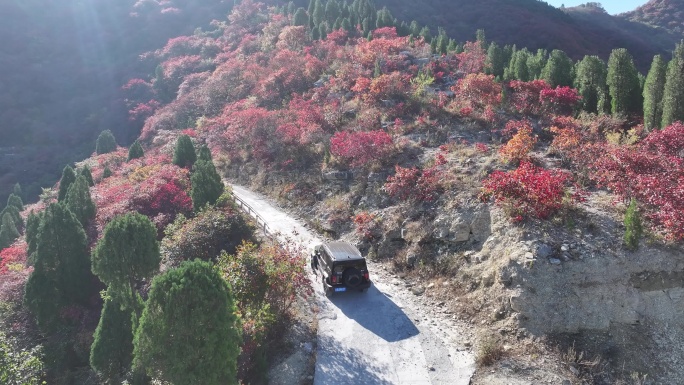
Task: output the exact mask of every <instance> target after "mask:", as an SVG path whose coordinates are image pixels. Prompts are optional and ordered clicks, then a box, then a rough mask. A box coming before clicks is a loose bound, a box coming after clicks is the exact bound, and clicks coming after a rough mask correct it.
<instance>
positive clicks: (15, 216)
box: [0, 205, 24, 232]
mask: <svg viewBox="0 0 684 385" xmlns="http://www.w3.org/2000/svg"><path fill="white" fill-rule="evenodd" d="M5 214H9V215H10V217H11V218H12V222H14V226H15V227H16V228H17V230H18V231H19V232H21V231H22V230H23V229H24V218H22V217H21V213H20V212H19V209H17V207H16V206H14V205H7V206H5V208H4V209H2V211H0V218H2V216H3V215H5Z"/></svg>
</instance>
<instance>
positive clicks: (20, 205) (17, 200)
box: [7, 193, 24, 211]
mask: <svg viewBox="0 0 684 385" xmlns="http://www.w3.org/2000/svg"><path fill="white" fill-rule="evenodd" d="M7 206H14V207H16V208H17V210H19V211H24V202H23V201H22V200H21V197H19V195H17V194H15V193H11V194H10V195H9V197H7Z"/></svg>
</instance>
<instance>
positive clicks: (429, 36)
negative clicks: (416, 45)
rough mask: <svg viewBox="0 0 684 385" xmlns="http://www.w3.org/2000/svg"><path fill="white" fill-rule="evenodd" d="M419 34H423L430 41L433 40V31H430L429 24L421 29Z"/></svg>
mask: <svg viewBox="0 0 684 385" xmlns="http://www.w3.org/2000/svg"><path fill="white" fill-rule="evenodd" d="M418 36H421V37H422V38H423V39H425V41H426V42H428V43H429V42H431V41H432V33H430V28H428V26H427V25H426V26H425V27H423V28H422V29H421V30H420V33H419V34H418Z"/></svg>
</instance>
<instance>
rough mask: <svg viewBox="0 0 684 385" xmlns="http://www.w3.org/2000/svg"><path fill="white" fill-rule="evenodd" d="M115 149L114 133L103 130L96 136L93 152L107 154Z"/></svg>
mask: <svg viewBox="0 0 684 385" xmlns="http://www.w3.org/2000/svg"><path fill="white" fill-rule="evenodd" d="M114 150H116V139H114V134H112V132H111V131H109V130H104V131H102V132H101V133H100V135H99V136H98V137H97V141H96V142H95V152H96V153H97V154H98V155H100V154H108V153H110V152H112V151H114Z"/></svg>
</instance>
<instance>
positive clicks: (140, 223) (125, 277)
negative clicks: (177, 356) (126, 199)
mask: <svg viewBox="0 0 684 385" xmlns="http://www.w3.org/2000/svg"><path fill="white" fill-rule="evenodd" d="M160 261H161V257H160V255H159V242H157V228H156V227H155V226H154V224H153V223H152V221H150V219H149V218H148V217H146V216H144V215H142V214H139V213H137V212H133V213H128V214H125V215H121V216H118V217H116V218H114V219H113V220H112V221H111V222H109V223H108V224H107V226H106V227H105V229H104V232H103V235H102V238H100V240H99V241H98V242H97V245H96V246H95V249H94V250H93V253H92V265H93V273H94V274H95V275H97V276H98V277H99V278H100V280H101V281H102V282H104V283H105V284H106V285H107V290H108V293H109V295H111V296H112V297H114V298H115V299H116V300H117V301H118V302H119V303H121V305H122V306H124V307H125V308H127V309H129V310H130V312H134V313H135V315H136V318H135V319H138V318H139V317H140V314H141V310H142V309H141V307H140V295H139V294H138V292H137V291H136V287H137V285H138V283H139V282H141V281H142V280H143V279H148V278H150V277H152V276H153V275H154V273H155V272H156V271H157V269H158V268H159V262H160Z"/></svg>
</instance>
